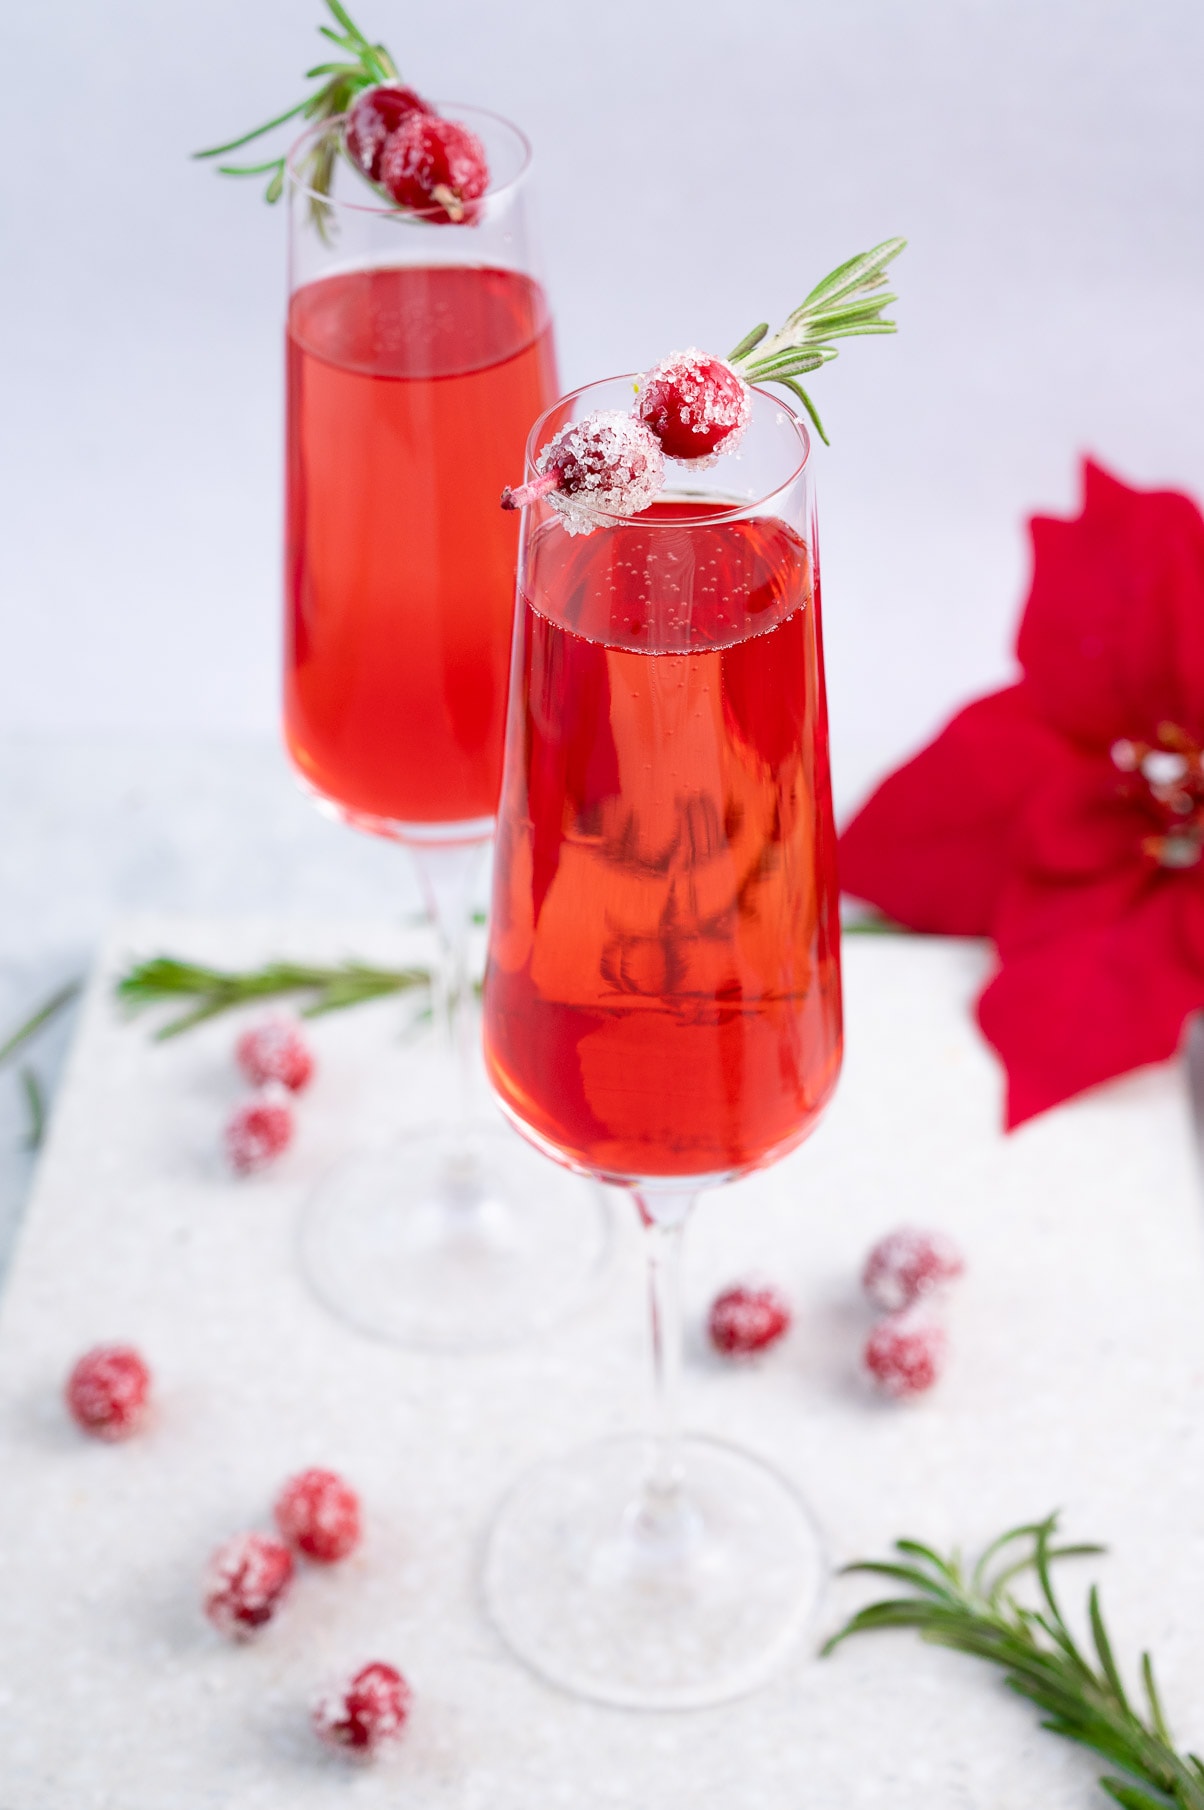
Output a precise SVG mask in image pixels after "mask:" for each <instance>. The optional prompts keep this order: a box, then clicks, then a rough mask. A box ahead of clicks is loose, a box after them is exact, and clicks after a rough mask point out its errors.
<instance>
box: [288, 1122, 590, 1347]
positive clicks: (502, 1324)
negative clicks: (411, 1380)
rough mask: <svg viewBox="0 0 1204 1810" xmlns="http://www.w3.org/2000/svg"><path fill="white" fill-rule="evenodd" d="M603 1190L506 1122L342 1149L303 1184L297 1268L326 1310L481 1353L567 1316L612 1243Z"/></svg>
mask: <svg viewBox="0 0 1204 1810" xmlns="http://www.w3.org/2000/svg"><path fill="white" fill-rule="evenodd" d="M610 1231H611V1220H610V1209H609V1205H608V1203H607V1200H606V1197H605V1195H604V1194H603V1192H602V1190H601V1189H600V1188H599V1187H598V1186H597V1185H596V1184H593V1183H590V1182H585V1181H582V1180H581V1179H580V1178H579V1177H576V1176H573V1175H570V1174H568V1173H567V1172H566V1171H564V1170H560V1169H554V1168H553V1167H552V1166H551V1165H550V1164H549V1163H547V1162H545V1161H544V1160H543V1158H542V1157H540V1156H539V1155H537V1154H536V1152H534V1151H533V1150H531V1149H529V1148H528V1146H527V1145H525V1144H524V1143H523V1142H522V1141H521V1140H520V1139H519V1138H517V1137H515V1136H514V1134H513V1133H512V1132H510V1131H508V1130H507V1129H506V1128H505V1127H504V1126H502V1125H497V1126H491V1125H484V1126H477V1127H474V1128H473V1132H472V1136H471V1139H470V1141H469V1143H468V1145H467V1146H465V1145H464V1144H463V1143H461V1142H456V1141H454V1140H453V1139H452V1137H451V1136H450V1134H449V1133H448V1132H446V1131H444V1130H442V1129H432V1130H426V1131H417V1132H415V1133H413V1134H412V1135H411V1136H409V1137H407V1138H405V1139H404V1140H399V1141H398V1142H397V1143H396V1144H393V1145H391V1146H390V1147H389V1148H388V1149H387V1150H384V1151H380V1152H377V1153H372V1154H365V1155H361V1156H357V1157H353V1158H350V1159H349V1160H348V1161H347V1162H345V1163H343V1164H341V1165H340V1166H339V1167H338V1168H337V1169H335V1170H333V1171H332V1173H331V1174H330V1175H329V1176H328V1177H327V1178H326V1180H325V1181H324V1182H323V1183H322V1184H321V1186H320V1187H319V1188H318V1189H317V1190H316V1191H315V1193H314V1194H313V1195H312V1196H311V1198H310V1200H309V1202H308V1204H307V1206H306V1208H305V1211H304V1214H303V1217H302V1221H301V1231H300V1260H301V1268H302V1270H303V1272H304V1274H305V1277H306V1280H307V1281H308V1283H309V1285H310V1287H311V1288H312V1290H313V1292H314V1293H315V1294H316V1295H317V1297H318V1299H319V1300H320V1301H321V1302H322V1303H323V1305H324V1306H325V1307H327V1308H328V1309H329V1310H330V1311H331V1312H332V1313H334V1314H335V1315H337V1317H338V1318H339V1319H341V1320H345V1321H346V1322H347V1323H348V1324H349V1325H351V1326H354V1327H355V1328H356V1329H357V1330H358V1331H360V1332H365V1333H368V1334H370V1335H372V1336H373V1337H375V1338H379V1339H384V1340H387V1341H388V1342H389V1343H390V1344H394V1345H405V1346H410V1347H417V1348H422V1349H427V1350H432V1349H439V1350H448V1351H481V1350H488V1349H490V1348H495V1347H499V1346H503V1345H514V1344H519V1343H521V1342H522V1340H524V1339H526V1338H530V1337H532V1336H534V1335H535V1334H537V1333H539V1332H542V1331H544V1330H545V1329H546V1328H547V1327H549V1326H551V1325H554V1324H555V1322H556V1321H558V1320H561V1319H563V1318H565V1317H566V1316H567V1315H568V1314H570V1313H571V1312H572V1311H573V1310H574V1308H576V1307H578V1306H579V1305H580V1304H581V1301H582V1299H583V1298H584V1297H585V1295H586V1294H587V1293H588V1292H589V1290H590V1289H591V1288H592V1286H593V1285H594V1283H595V1281H596V1280H597V1279H598V1277H599V1275H600V1272H601V1270H602V1268H603V1265H604V1263H605V1260H606V1256H607V1253H608V1251H609V1247H610Z"/></svg>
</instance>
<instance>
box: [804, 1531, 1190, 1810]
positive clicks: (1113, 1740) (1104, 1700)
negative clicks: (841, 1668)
mask: <svg viewBox="0 0 1204 1810" xmlns="http://www.w3.org/2000/svg"><path fill="white" fill-rule="evenodd" d="M1056 1532H1057V1516H1056V1515H1050V1516H1049V1518H1048V1519H1047V1520H1045V1521H1038V1522H1034V1523H1033V1524H1032V1525H1030V1526H1026V1527H1014V1528H1012V1529H1011V1530H1010V1531H1009V1532H1008V1533H1005V1534H1002V1535H1001V1536H1000V1537H999V1539H997V1540H994V1541H992V1543H991V1544H990V1545H989V1546H988V1547H987V1548H986V1550H985V1552H984V1553H983V1554H982V1556H981V1558H980V1559H979V1560H978V1562H977V1564H976V1565H975V1566H974V1568H973V1570H972V1571H970V1572H969V1574H968V1575H967V1573H966V1571H965V1570H964V1568H963V1566H962V1562H961V1560H960V1559H959V1558H958V1556H957V1555H956V1554H954V1555H953V1556H952V1557H951V1558H948V1559H943V1558H941V1557H940V1556H939V1554H937V1553H935V1552H933V1551H932V1549H931V1548H930V1547H928V1546H922V1545H920V1543H919V1542H918V1541H916V1540H896V1542H895V1550H896V1552H897V1553H898V1554H899V1557H898V1558H897V1559H896V1560H890V1561H868V1560H867V1561H864V1562H862V1563H860V1564H856V1565H848V1566H846V1567H845V1569H846V1571H853V1572H869V1573H871V1574H873V1575H875V1576H878V1577H886V1578H890V1579H892V1580H893V1581H894V1582H896V1583H900V1584H904V1585H906V1586H907V1588H908V1591H909V1592H910V1594H908V1595H905V1596H893V1597H888V1598H886V1599H885V1600H884V1601H882V1602H877V1603H871V1604H870V1605H869V1606H868V1607H867V1608H865V1609H861V1610H859V1611H858V1613H857V1614H856V1615H854V1616H853V1617H852V1619H851V1620H850V1621H849V1622H847V1623H846V1624H845V1626H844V1627H843V1628H842V1629H841V1630H840V1631H839V1633H837V1634H834V1635H833V1637H832V1639H831V1640H829V1641H828V1643H827V1645H826V1646H825V1647H824V1649H823V1650H824V1652H825V1653H830V1652H831V1651H832V1649H833V1648H834V1647H836V1646H839V1644H840V1643H841V1641H843V1640H847V1639H848V1638H849V1636H850V1635H852V1634H864V1633H869V1632H871V1631H873V1630H874V1629H877V1628H914V1629H915V1630H916V1631H917V1633H918V1634H919V1635H920V1637H921V1639H923V1640H928V1641H931V1642H933V1644H934V1645H936V1646H942V1647H953V1648H955V1649H956V1651H958V1652H959V1653H970V1654H973V1655H974V1656H975V1657H976V1658H978V1659H986V1660H988V1661H989V1662H990V1663H991V1664H992V1665H997V1666H999V1667H1001V1669H1002V1670H1003V1673H1004V1682H1005V1683H1006V1684H1007V1685H1008V1686H1009V1687H1010V1689H1012V1690H1013V1691H1015V1692H1016V1693H1017V1694H1018V1695H1019V1696H1021V1697H1026V1698H1027V1699H1028V1701H1029V1702H1030V1703H1033V1704H1035V1705H1036V1707H1037V1708H1038V1709H1039V1710H1041V1711H1042V1712H1043V1713H1042V1723H1041V1726H1042V1727H1043V1728H1048V1729H1050V1730H1051V1731H1052V1732H1053V1733H1054V1734H1057V1735H1062V1736H1063V1737H1064V1738H1065V1739H1066V1740H1068V1741H1076V1742H1077V1743H1078V1744H1079V1745H1080V1746H1082V1747H1086V1748H1089V1749H1090V1750H1091V1752H1093V1753H1096V1754H1098V1755H1099V1756H1100V1757H1101V1758H1102V1759H1104V1760H1105V1761H1107V1763H1108V1765H1109V1766H1110V1767H1116V1768H1118V1769H1119V1772H1120V1773H1121V1774H1123V1776H1121V1777H1118V1776H1116V1774H1114V1773H1108V1774H1106V1775H1105V1776H1104V1777H1103V1778H1101V1779H1100V1785H1101V1787H1102V1788H1103V1790H1104V1791H1106V1792H1107V1794H1108V1796H1109V1797H1110V1798H1112V1800H1113V1801H1114V1802H1115V1803H1117V1804H1120V1805H1122V1806H1123V1810H1204V1762H1202V1761H1201V1760H1200V1759H1198V1758H1197V1756H1196V1755H1195V1754H1192V1753H1188V1754H1181V1753H1179V1752H1178V1751H1177V1749H1176V1747H1175V1745H1174V1742H1173V1739H1172V1737H1171V1733H1170V1729H1169V1727H1168V1725H1167V1720H1166V1714H1165V1711H1164V1710H1163V1707H1162V1701H1161V1698H1160V1697H1159V1695H1158V1687H1157V1685H1156V1684H1155V1682H1154V1668H1153V1664H1152V1662H1151V1660H1150V1656H1149V1654H1148V1653H1143V1654H1142V1656H1141V1682H1142V1691H1143V1694H1144V1698H1145V1703H1144V1705H1143V1706H1142V1707H1140V1708H1139V1707H1137V1706H1135V1705H1134V1703H1133V1702H1132V1700H1131V1699H1130V1697H1129V1694H1128V1692H1127V1691H1126V1689H1125V1685H1124V1682H1123V1680H1122V1678H1121V1675H1120V1669H1119V1667H1118V1666H1117V1663H1116V1658H1115V1655H1114V1654H1113V1651H1112V1643H1111V1641H1110V1640H1109V1638H1108V1633H1107V1629H1106V1628H1105V1626H1104V1618H1103V1614H1102V1612H1101V1609H1100V1602H1099V1592H1098V1590H1097V1589H1096V1587H1095V1586H1094V1585H1092V1587H1091V1590H1090V1593H1089V1595H1088V1598H1087V1616H1088V1621H1089V1623H1090V1627H1091V1643H1092V1648H1093V1649H1094V1650H1093V1651H1087V1652H1084V1650H1083V1648H1082V1646H1081V1645H1080V1644H1079V1643H1078V1642H1077V1641H1076V1640H1075V1638H1074V1636H1073V1634H1072V1633H1071V1631H1070V1629H1069V1628H1068V1627H1067V1625H1066V1622H1065V1619H1064V1617H1063V1615H1062V1611H1061V1608H1060V1606H1059V1604H1058V1600H1057V1597H1056V1596H1055V1594H1054V1588H1053V1581H1052V1577H1051V1570H1052V1566H1053V1562H1054V1560H1055V1559H1064V1558H1071V1557H1077V1556H1080V1555H1082V1554H1087V1553H1098V1552H1102V1551H1103V1548H1102V1547H1100V1546H1089V1545H1088V1546H1084V1545H1076V1546H1065V1545H1056V1544H1055V1543H1054V1541H1055V1535H1056ZM1026 1573H1027V1574H1030V1575H1031V1576H1032V1577H1034V1578H1035V1580H1036V1583H1037V1589H1038V1592H1039V1599H1040V1606H1039V1607H1037V1608H1028V1607H1026V1606H1025V1605H1024V1604H1022V1603H1020V1602H1018V1601H1017V1599H1016V1598H1015V1596H1013V1594H1012V1592H1011V1590H1010V1588H1009V1586H1010V1584H1011V1583H1012V1582H1013V1580H1014V1579H1016V1578H1019V1577H1022V1576H1024V1575H1025V1574H1026Z"/></svg>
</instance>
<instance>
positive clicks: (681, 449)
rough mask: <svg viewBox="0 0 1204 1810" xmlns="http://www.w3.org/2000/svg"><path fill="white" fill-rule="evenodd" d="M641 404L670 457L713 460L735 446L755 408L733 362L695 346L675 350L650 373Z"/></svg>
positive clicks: (643, 415) (643, 383)
mask: <svg viewBox="0 0 1204 1810" xmlns="http://www.w3.org/2000/svg"><path fill="white" fill-rule="evenodd" d="M637 409H638V413H639V417H640V420H641V421H643V422H645V423H646V424H647V426H648V427H650V428H651V429H652V432H653V433H654V434H655V435H656V437H657V439H658V440H659V441H660V443H661V450H662V451H663V453H664V455H665V457H666V458H667V459H686V460H689V461H691V462H692V463H697V462H698V461H699V460H705V461H706V462H707V463H708V464H709V463H711V462H712V461H713V460H714V459H715V458H717V457H718V455H719V453H720V452H734V451H735V450H736V447H737V446H738V445H739V443H740V440H741V438H742V437H743V434H744V430H745V428H746V427H747V426H748V418H749V416H750V414H751V413H752V395H751V393H750V391H749V387H748V385H747V384H746V383H745V382H744V381H743V379H742V378H740V377H737V375H736V373H735V372H734V371H733V370H732V367H731V366H730V365H728V364H724V362H723V360H722V359H721V358H712V357H710V356H709V354H707V353H706V352H700V351H698V349H697V347H694V346H691V348H690V350H689V351H688V352H671V353H670V354H669V356H668V358H662V359H661V361H660V363H659V364H658V365H654V366H653V367H652V369H651V370H650V371H649V372H647V374H646V375H645V376H644V377H643V379H642V380H641V383H640V398H639V402H638V404H637Z"/></svg>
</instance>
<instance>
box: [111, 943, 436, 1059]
mask: <svg viewBox="0 0 1204 1810" xmlns="http://www.w3.org/2000/svg"><path fill="white" fill-rule="evenodd" d="M430 978H431V977H430V974H429V972H428V970H427V969H426V968H418V967H414V968H373V967H369V966H368V965H367V964H366V963H364V962H353V961H348V962H343V963H341V964H339V965H338V966H336V967H313V966H310V965H309V964H307V963H304V962H268V963H266V964H265V966H264V967H262V968H247V969H243V970H241V971H239V970H232V969H226V968H207V967H204V966H203V965H202V964H201V963H199V962H182V961H177V960H176V958H175V957H174V956H170V955H157V956H154V957H153V958H152V959H151V960H150V961H145V962H137V963H136V964H135V965H134V966H133V967H132V968H130V969H129V970H128V972H127V973H125V974H123V975H122V976H121V978H120V980H119V981H118V982H117V996H118V998H119V999H120V1000H122V1001H123V1003H124V1004H125V1005H127V1006H130V1007H132V1008H134V1009H135V1010H139V1009H141V1008H142V1007H144V1006H152V1005H162V1004H164V1003H169V1002H178V1001H181V1000H190V1001H192V1002H194V1003H193V1004H191V1005H190V1006H189V1008H188V1009H187V1010H186V1011H185V1012H184V1013H183V1014H182V1015H181V1016H180V1017H178V1018H173V1019H171V1020H169V1022H168V1023H167V1024H165V1025H163V1026H161V1027H160V1029H159V1030H157V1031H156V1032H155V1036H156V1038H157V1039H159V1040H162V1039H163V1038H166V1037H178V1036H179V1035H180V1033H181V1032H182V1031H188V1030H191V1029H192V1027H193V1025H196V1024H203V1023H204V1022H205V1020H206V1019H208V1018H216V1017H217V1016H218V1015H219V1014H220V1013H222V1012H229V1011H232V1010H233V1009H234V1008H235V1007H237V1006H245V1005H252V1004H254V1003H255V1002H256V1001H258V1000H264V999H281V998H285V997H293V996H295V995H298V994H300V995H302V996H303V997H304V1000H305V1003H304V1004H302V1006H301V1016H302V1017H303V1018H318V1017H320V1016H321V1015H322V1014H323V1013H324V1012H339V1011H342V1010H343V1009H344V1008H345V1007H347V1006H358V1005H362V1004H363V1003H364V1002H365V1001H366V1000H369V999H383V998H384V997H385V996H386V995H387V994H390V993H405V992H409V991H411V990H412V989H414V988H418V987H429V986H430Z"/></svg>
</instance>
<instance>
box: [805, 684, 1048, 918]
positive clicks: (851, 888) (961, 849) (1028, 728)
mask: <svg viewBox="0 0 1204 1810" xmlns="http://www.w3.org/2000/svg"><path fill="white" fill-rule="evenodd" d="M1068 752H1069V751H1068V750H1067V749H1066V746H1065V743H1064V742H1063V741H1062V740H1061V738H1060V737H1059V736H1057V735H1055V734H1053V733H1052V732H1051V731H1050V730H1049V729H1047V728H1046V727H1045V725H1044V724H1043V723H1041V722H1040V721H1038V719H1037V718H1036V716H1034V714H1033V711H1032V709H1031V706H1030V701H1029V698H1028V693H1027V687H1026V686H1024V685H1013V686H1010V687H1009V688H1008V690H1006V691H997V692H994V693H993V694H992V695H991V696H990V697H985V698H980V699H978V701H977V702H976V703H973V704H971V705H969V706H968V707H967V708H966V709H965V710H963V711H961V712H960V713H959V714H958V715H957V716H955V717H954V718H953V720H952V722H950V723H948V724H947V725H946V727H945V728H944V729H943V730H942V731H941V733H940V734H939V735H938V736H937V738H936V740H935V741H934V742H931V743H930V744H929V746H928V747H927V748H925V749H923V750H922V751H921V752H920V753H919V754H917V755H916V756H915V758H914V759H913V760H910V761H908V762H907V764H906V766H903V767H900V768H899V770H898V772H896V773H892V774H891V776H890V778H889V779H887V780H885V781H884V782H883V783H882V785H880V786H879V788H878V790H877V791H876V792H875V793H873V795H872V796H871V797H870V798H869V800H868V801H867V802H866V803H865V804H864V805H863V806H862V807H861V809H860V811H859V812H858V813H857V815H856V816H855V817H854V818H853V821H852V822H851V823H850V824H849V826H848V828H847V829H846V830H845V832H844V835H843V836H842V837H841V839H840V879H841V885H842V886H843V888H844V890H845V891H846V892H848V893H851V894H852V895H853V896H854V897H855V898H858V899H865V900H867V901H868V902H869V903H870V904H871V905H876V906H877V907H878V908H879V910H880V911H884V912H885V913H886V914H887V916H888V917H891V918H894V919H895V920H896V921H897V922H898V923H900V924H907V925H909V926H910V927H911V928H912V929H913V930H928V931H935V932H939V933H941V934H944V935H947V936H986V935H988V934H989V933H990V931H991V927H992V923H993V921H994V916H995V908H996V904H997V902H998V899H999V896H1000V893H1001V892H1002V890H1003V888H1004V886H1005V884H1006V883H1007V881H1008V879H1009V878H1010V876H1011V874H1012V873H1013V871H1014V868H1015V862H1016V849H1015V847H1014V831H1015V828H1016V825H1017V823H1018V821H1019V817H1020V813H1021V810H1022V808H1023V806H1024V804H1025V802H1026V800H1027V799H1028V797H1029V796H1030V795H1031V793H1032V792H1033V790H1034V788H1035V787H1037V786H1039V785H1040V784H1041V783H1043V781H1044V780H1045V779H1047V778H1048V775H1049V773H1050V771H1051V769H1054V770H1056V768H1057V767H1058V765H1059V764H1060V763H1062V762H1064V761H1065V760H1066V759H1067V756H1068Z"/></svg>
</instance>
